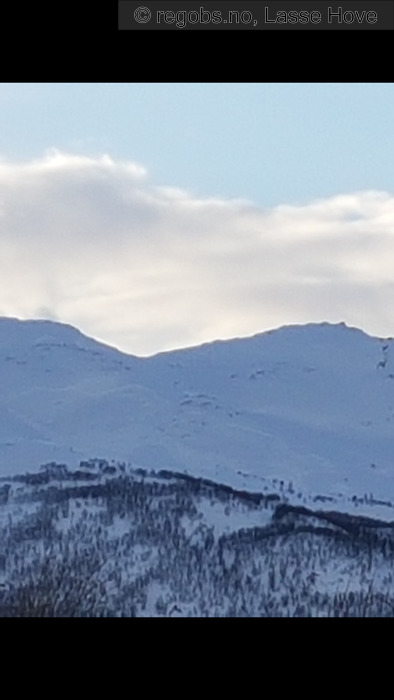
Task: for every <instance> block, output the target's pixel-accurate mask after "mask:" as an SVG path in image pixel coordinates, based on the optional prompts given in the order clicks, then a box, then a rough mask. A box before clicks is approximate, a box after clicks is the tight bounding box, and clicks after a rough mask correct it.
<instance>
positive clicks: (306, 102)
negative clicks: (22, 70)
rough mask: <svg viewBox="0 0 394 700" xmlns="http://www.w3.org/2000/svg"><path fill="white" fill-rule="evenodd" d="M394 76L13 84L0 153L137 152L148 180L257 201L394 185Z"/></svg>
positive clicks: (0, 107) (7, 93) (4, 95)
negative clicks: (392, 80) (378, 80)
mask: <svg viewBox="0 0 394 700" xmlns="http://www.w3.org/2000/svg"><path fill="white" fill-rule="evenodd" d="M393 115H394V85H393V84H388V83H386V84H366V83H362V84H349V83H347V84H346V83H345V84H340V83H331V84H330V83H328V84H302V83H301V84H291V83H289V84H286V83H283V84H280V83H267V84H257V83H254V84H242V83H235V84H221V83H216V84H209V83H192V84H187V83H186V84H184V83H183V84H182V83H179V84H171V83H167V84H124V83H120V84H116V83H115V84H108V83H107V84H104V83H101V84H100V83H98V84H95V83H82V84H77V83H74V84H73V83H68V84H67V83H65V84H61V83H60V84H59V83H32V84H23V83H21V84H6V85H3V86H2V87H1V89H0V154H1V155H2V156H3V157H8V158H18V159H25V158H31V157H34V158H37V157H39V156H40V155H42V153H43V151H44V150H45V149H47V148H50V147H54V148H58V149H60V150H66V151H68V152H70V151H71V152H78V153H84V154H88V155H100V154H102V153H108V154H110V155H111V156H112V157H113V158H119V159H127V160H131V161H137V162H139V163H141V164H142V165H143V166H144V167H146V168H147V169H148V171H149V173H150V176H151V178H152V180H154V181H155V182H156V183H158V184H165V185H171V186H175V187H181V188H185V189H187V190H190V191H191V192H193V193H194V194H196V195H197V196H221V197H241V198H246V199H250V200H252V201H253V202H254V203H256V204H258V205H260V206H273V205H276V204H282V203H289V204H290V203H305V202H308V201H310V199H311V198H314V197H326V196H329V195H333V194H338V193H341V192H343V191H349V190H360V189H392V187H393V161H394V124H393Z"/></svg>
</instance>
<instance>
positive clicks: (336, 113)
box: [0, 83, 394, 355]
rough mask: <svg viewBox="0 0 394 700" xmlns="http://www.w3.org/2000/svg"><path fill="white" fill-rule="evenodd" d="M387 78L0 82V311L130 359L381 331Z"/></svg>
mask: <svg viewBox="0 0 394 700" xmlns="http://www.w3.org/2000/svg"><path fill="white" fill-rule="evenodd" d="M393 163H394V85H393V84H389V83H381V84H369V83H357V84H356V83H354V84H353V83H343V84H341V83H325V84H319V83H300V84H296V83H267V84H266V83H248V84H241V83H216V84H215V83H174V84H171V83H161V84H159V83H146V84H144V83H141V84H137V83H136V84H134V83H114V84H111V83H64V84H60V83H17V84H16V83H5V84H4V83H3V84H0V315H3V316H16V317H19V318H49V319H53V320H58V321H62V322H66V323H71V324H72V325H75V326H76V327H78V328H79V329H80V330H81V331H82V332H84V333H86V334H87V335H91V336H93V337H95V338H97V339H99V340H102V341H103V342H106V343H109V344H111V345H115V346H116V347H118V348H120V349H122V350H124V351H126V352H130V353H133V354H137V355H150V354H153V353H155V352H160V351H163V350H170V349H173V348H177V347H185V346H189V345H196V344H199V343H202V342H206V341H209V340H213V339H216V338H230V337H235V336H244V335H251V334H254V333H258V332H260V331H264V330H267V329H270V328H275V327H278V326H281V325H285V324H291V323H307V322H311V321H313V322H320V321H331V322H338V321H345V322H346V323H348V324H349V325H353V326H357V327H359V328H362V329H363V330H365V331H366V332H368V333H371V334H373V335H378V336H384V337H386V336H392V335H394V314H393V312H392V309H393V308H394V274H393V270H394V192H393V190H394V169H393Z"/></svg>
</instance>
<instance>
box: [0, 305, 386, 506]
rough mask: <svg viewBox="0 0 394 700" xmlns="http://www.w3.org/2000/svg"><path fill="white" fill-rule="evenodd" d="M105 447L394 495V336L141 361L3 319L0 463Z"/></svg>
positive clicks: (242, 479) (294, 338) (38, 325)
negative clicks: (392, 338)
mask: <svg viewBox="0 0 394 700" xmlns="http://www.w3.org/2000/svg"><path fill="white" fill-rule="evenodd" d="M94 456H100V457H104V458H108V459H112V458H114V459H121V460H125V461H131V462H133V463H135V464H138V465H141V466H144V467H148V468H153V469H162V468H170V469H176V470H180V471H183V470H187V471H189V472H191V473H194V474H198V475H201V474H202V475H205V476H208V477H210V478H212V479H216V480H218V481H225V482H228V483H231V484H233V485H236V486H247V487H248V488H250V489H251V490H253V489H256V490H258V489H259V488H261V483H262V481H263V480H264V479H266V478H270V479H271V478H278V479H283V480H285V481H289V480H291V481H293V482H294V485H295V487H296V488H300V489H307V490H312V491H314V492H323V493H328V492H330V493H338V492H341V493H344V494H350V493H364V492H368V493H369V492H371V493H373V494H374V495H376V496H377V497H391V498H392V497H394V344H393V341H392V340H391V339H388V340H387V339H379V338H372V337H370V336H368V335H366V334H365V333H363V332H362V331H360V330H357V329H354V328H349V327H347V326H345V325H344V324H335V325H332V324H328V323H322V324H309V325H305V326H288V327H283V328H279V329H278V330H274V331H269V332H266V333H262V334H259V335H256V336H253V337H252V338H243V339H235V340H228V341H216V342H213V343H208V344H205V345H202V346H200V347H196V348H188V349H185V350H176V351H172V352H166V353H161V354H159V355H155V356H153V357H150V358H138V357H135V356H131V355H127V354H124V353H121V352H119V351H117V350H115V349H113V348H111V347H108V346H106V345H103V344H101V343H98V342H96V341H95V340H93V339H90V338H87V337H86V336H84V335H83V334H82V333H80V332H79V331H77V330H76V329H74V328H72V327H71V326H68V325H63V324H59V323H53V322H50V321H19V320H16V319H9V318H0V473H1V474H10V473H12V472H16V471H20V470H21V469H23V470H30V469H31V470H36V469H37V468H38V467H39V465H40V464H41V463H42V462H45V461H49V460H52V459H54V460H57V461H67V462H68V463H69V464H75V463H77V462H78V460H79V459H82V458H89V457H94Z"/></svg>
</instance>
